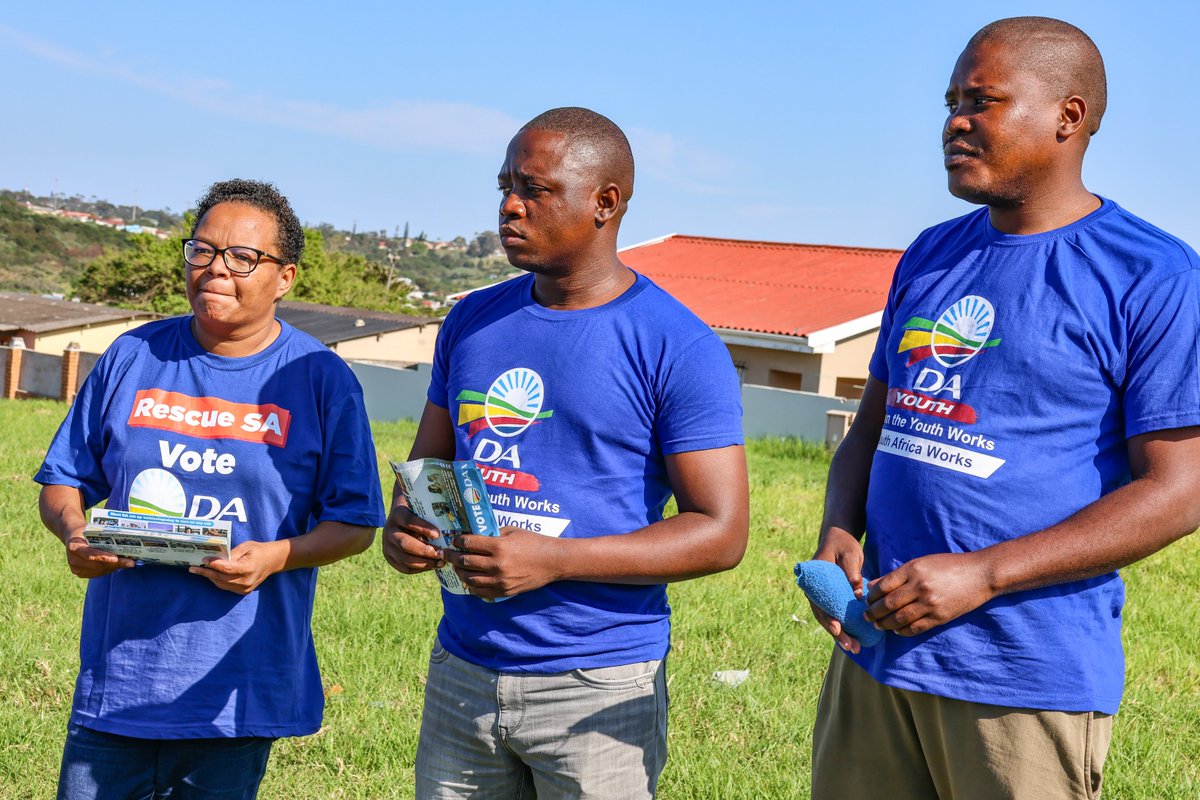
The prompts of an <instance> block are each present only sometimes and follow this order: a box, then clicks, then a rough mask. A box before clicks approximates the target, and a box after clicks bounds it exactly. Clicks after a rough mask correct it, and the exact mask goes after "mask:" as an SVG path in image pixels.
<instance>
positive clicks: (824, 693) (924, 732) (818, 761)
mask: <svg viewBox="0 0 1200 800" xmlns="http://www.w3.org/2000/svg"><path fill="white" fill-rule="evenodd" d="M1111 737H1112V717H1111V716H1110V715H1108V714H1101V713H1098V712H1095V713H1093V712H1080V713H1070V712H1064V711H1037V710H1033V709H1024V708H1010V707H1008V706H993V705H987V704H984V703H971V702H968V701H965V700H952V699H949V698H946V697H938V696H936V695H931V694H924V693H921V692H910V691H906V690H904V689H893V688H891V687H889V686H884V685H882V684H880V683H879V682H877V681H876V680H875V679H874V678H872V677H871V676H870V675H868V674H867V673H866V672H864V671H863V670H862V669H861V668H860V667H859V666H858V665H857V664H855V663H854V662H853V661H851V660H850V659H849V658H847V657H846V656H845V654H843V653H842V652H841V651H840V650H838V649H837V648H836V647H835V648H834V652H833V658H832V660H831V661H830V664H829V672H828V673H827V674H826V676H825V685H824V686H823V687H822V688H821V699H820V702H819V704H818V706H817V722H816V727H815V728H814V730H813V769H812V785H813V793H812V796H813V800H879V798H881V797H887V798H889V799H890V800H1093V799H1094V798H1098V797H1099V796H1100V779H1101V775H1100V773H1101V770H1102V768H1103V767H1104V758H1105V756H1106V755H1108V743H1109V740H1110V739H1111Z"/></svg>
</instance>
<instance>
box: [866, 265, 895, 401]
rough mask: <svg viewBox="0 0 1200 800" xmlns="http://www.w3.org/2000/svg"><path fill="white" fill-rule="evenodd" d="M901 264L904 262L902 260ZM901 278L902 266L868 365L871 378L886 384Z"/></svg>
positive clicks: (889, 289)
mask: <svg viewBox="0 0 1200 800" xmlns="http://www.w3.org/2000/svg"><path fill="white" fill-rule="evenodd" d="M900 263H901V264H903V263H904V260H903V258H901V260H900ZM899 278H900V266H899V265H897V266H896V272H895V274H894V275H892V285H891V286H890V287H889V288H888V295H887V303H886V304H885V305H884V307H883V317H882V318H881V319H880V321H879V336H878V338H876V339H875V350H874V351H873V352H872V353H871V362H870V363H869V364H868V365H867V371H868V372H870V373H871V377H872V378H874V379H875V380H877V381H881V382H883V383H884V384H886V383H887V382H888V362H887V357H888V352H887V349H888V338H889V337H890V336H891V335H892V320H893V318H894V317H895V313H896V303H897V299H896V284H897V283H898V281H899Z"/></svg>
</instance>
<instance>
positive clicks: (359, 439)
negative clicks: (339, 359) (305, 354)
mask: <svg viewBox="0 0 1200 800" xmlns="http://www.w3.org/2000/svg"><path fill="white" fill-rule="evenodd" d="M329 413H331V414H332V416H333V419H331V420H326V423H327V424H326V425H325V426H324V430H325V441H324V442H323V448H322V453H321V466H320V468H319V469H318V472H317V491H316V498H315V502H314V506H315V507H314V508H313V512H312V513H313V517H314V518H315V519H316V520H317V521H318V522H325V521H334V522H342V523H345V524H347V525H365V526H368V527H372V528H378V527H380V526H381V525H383V520H384V514H383V490H382V489H381V488H380V483H379V467H378V464H377V462H376V460H375V442H374V440H373V439H372V438H371V426H370V423H369V422H368V421H367V409H366V406H365V405H364V403H363V396H362V392H361V391H358V390H354V391H349V392H347V393H346V396H345V399H344V400H343V402H342V403H340V404H338V403H334V404H332V405H331V406H330V412H329Z"/></svg>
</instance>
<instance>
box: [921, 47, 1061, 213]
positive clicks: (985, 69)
mask: <svg viewBox="0 0 1200 800" xmlns="http://www.w3.org/2000/svg"><path fill="white" fill-rule="evenodd" d="M1060 100H1061V98H1056V97H1053V96H1052V95H1051V93H1050V91H1049V89H1048V88H1047V87H1046V85H1045V83H1044V82H1043V81H1042V80H1040V79H1039V78H1038V77H1037V76H1036V75H1034V74H1033V73H1032V71H1031V70H1029V69H1027V68H1023V67H1022V64H1021V54H1020V52H1019V51H1018V50H1017V49H1015V48H1011V47H1006V46H1004V45H1002V44H999V43H989V42H984V43H982V44H980V45H979V46H977V47H974V48H970V47H969V48H967V49H966V50H964V51H963V54H962V55H961V56H959V57H958V62H957V63H956V64H955V65H954V73H953V74H952V75H951V76H950V86H949V88H948V89H947V90H946V108H947V109H949V112H950V115H949V116H948V117H947V118H946V124H945V126H944V127H943V129H942V149H943V152H944V163H945V166H946V173H947V178H948V181H949V188H950V193H951V194H952V195H954V196H955V197H959V198H962V199H963V200H966V201H968V202H971V203H980V204H986V205H990V206H996V207H1000V208H1012V207H1016V206H1019V205H1021V204H1022V203H1023V202H1024V201H1026V200H1027V199H1029V198H1030V196H1031V195H1033V194H1035V193H1036V191H1037V190H1038V189H1039V188H1040V187H1041V185H1042V183H1043V181H1044V179H1045V178H1046V176H1047V175H1049V174H1050V173H1051V172H1052V166H1053V165H1054V164H1055V163H1056V160H1057V159H1059V158H1062V157H1063V155H1064V154H1063V153H1062V152H1061V148H1060V147H1059V144H1058V139H1057V136H1058V130H1059V120H1060V114H1061V109H1060V106H1061V103H1060Z"/></svg>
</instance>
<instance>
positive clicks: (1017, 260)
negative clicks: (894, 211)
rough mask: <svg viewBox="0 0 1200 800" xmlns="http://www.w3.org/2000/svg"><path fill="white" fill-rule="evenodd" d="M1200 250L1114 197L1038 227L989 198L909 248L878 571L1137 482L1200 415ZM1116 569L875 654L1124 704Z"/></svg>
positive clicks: (1056, 695) (1022, 700)
mask: <svg viewBox="0 0 1200 800" xmlns="http://www.w3.org/2000/svg"><path fill="white" fill-rule="evenodd" d="M1198 266H1200V259H1198V258H1197V256H1196V253H1195V252H1194V251H1192V250H1191V249H1190V248H1189V247H1188V246H1187V245H1185V244H1183V243H1182V242H1180V241H1179V240H1178V239H1175V238H1174V237H1172V236H1169V235H1167V234H1166V233H1163V232H1162V231H1160V230H1158V229H1157V228H1154V227H1153V226H1151V225H1149V224H1147V223H1146V222H1144V221H1142V220H1140V219H1138V218H1137V217H1134V216H1133V215H1132V214H1130V213H1128V212H1127V211H1125V210H1124V209H1122V208H1120V207H1119V206H1117V205H1116V204H1115V203H1112V202H1111V201H1109V200H1103V201H1102V205H1101V207H1100V208H1099V209H1097V210H1096V211H1094V212H1093V213H1091V214H1089V215H1088V216H1086V217H1084V218H1083V219H1080V220H1078V221H1077V222H1075V223H1073V224H1071V225H1068V226H1066V227H1064V228H1060V229H1058V230H1054V231H1049V232H1047V233H1041V234H1033V235H1028V236H1018V235H1011V234H1003V233H1000V232H999V231H997V230H996V229H995V228H993V227H992V225H991V222H990V221H989V218H988V211H987V209H986V208H985V209H980V210H979V211H976V212H974V213H972V214H969V215H967V216H965V217H961V218H959V219H956V220H951V221H950V222H947V223H944V224H942V225H939V226H937V227H934V228H931V229H930V230H928V231H926V232H925V233H923V234H922V235H921V236H920V237H919V238H918V239H917V240H916V242H914V243H913V245H912V247H910V248H909V249H908V251H907V252H906V253H905V254H904V257H903V258H902V259H901V260H900V263H899V265H898V266H897V268H896V275H895V278H894V280H893V283H892V288H891V292H890V294H889V297H888V303H887V308H886V309H885V311H884V315H883V323H882V327H881V329H880V333H879V341H878V344H877V345H876V350H875V354H874V357H873V358H872V360H871V368H870V369H871V374H872V375H873V376H874V377H875V378H877V379H878V380H880V381H882V382H884V383H886V384H887V386H888V395H887V417H886V421H885V423H884V426H883V432H882V435H881V437H880V441H879V445H878V449H877V450H876V453H875V457H874V461H873V464H872V468H871V478H870V488H869V490H868V498H867V536H866V542H865V548H866V564H865V566H864V574H865V575H866V576H869V577H870V578H876V577H879V576H880V575H883V574H885V573H887V572H890V571H891V570H893V569H895V568H896V567H899V566H900V565H901V564H904V563H905V562H907V561H910V560H911V559H914V558H917V557H918V556H922V555H927V554H930V553H947V552H949V553H962V552H970V551H975V550H979V549H982V548H984V547H987V546H989V545H992V544H995V543H997V542H1001V541H1005V540H1009V539H1013V538H1016V537H1019V536H1023V535H1025V534H1028V533H1032V532H1034V531H1038V530H1041V529H1044V528H1047V527H1049V526H1051V525H1054V524H1055V523H1058V522H1060V521H1062V520H1064V519H1066V518H1067V517H1069V516H1071V515H1072V514H1074V513H1075V512H1077V511H1079V510H1080V509H1081V508H1083V507H1084V506H1087V505H1088V504H1090V503H1092V502H1094V501H1096V500H1097V499H1098V498H1100V497H1101V496H1103V495H1105V494H1108V493H1109V492H1112V491H1113V490H1114V489H1117V488H1118V487H1120V486H1122V485H1123V484H1125V483H1127V482H1128V481H1129V480H1130V471H1129V460H1128V457H1127V451H1126V440H1127V439H1128V438H1130V437H1133V436H1137V435H1139V434H1144V433H1148V432H1151V431H1158V430H1163V429H1169V428H1180V427H1186V426H1192V425H1198V424H1200V349H1198V348H1197V341H1196V337H1197V331H1200V272H1198V271H1197V268H1198ZM1124 596H1125V593H1124V586H1123V583H1122V581H1121V579H1120V577H1119V576H1118V575H1117V573H1116V572H1111V573H1108V574H1106V575H1100V576H1098V577H1095V578H1090V579H1088V580H1082V581H1075V582H1071V583H1064V584H1059V585H1056V586H1048V587H1045V588H1042V589H1035V590H1031V591H1023V592H1017V593H1014V594H1010V595H1006V596H1003V597H999V598H996V599H994V600H992V601H991V602H989V603H986V604H985V605H983V606H982V607H980V608H979V609H977V610H976V611H973V612H971V613H969V614H966V615H964V616H962V617H960V618H959V619H956V620H954V621H952V622H950V623H949V624H947V625H943V626H941V627H938V628H935V629H934V630H932V631H930V632H928V633H925V634H923V635H920V636H915V637H912V638H906V637H901V636H895V635H888V636H887V637H885V639H884V641H883V643H882V644H880V645H878V646H876V647H873V648H864V649H863V652H862V653H861V654H860V655H859V656H857V657H856V658H855V660H856V661H857V662H858V663H859V664H860V665H861V666H862V667H863V668H865V669H866V670H867V671H868V672H870V673H871V674H872V675H873V676H874V677H875V678H876V679H877V680H879V681H881V682H882V683H885V684H888V685H890V686H895V687H899V688H902V689H912V690H916V691H921V692H927V693H930V694H936V695H942V696H945V697H953V698H958V699H964V700H971V701H975V702H982V703H991V704H997V705H1004V706H1016V707H1023V708H1035V709H1052V710H1061V711H1102V712H1106V713H1115V712H1116V710H1117V706H1118V705H1119V703H1120V700H1121V692H1122V688H1123V684H1124V669H1125V667H1124V656H1123V653H1122V649H1121V609H1122V606H1123V605H1124Z"/></svg>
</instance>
